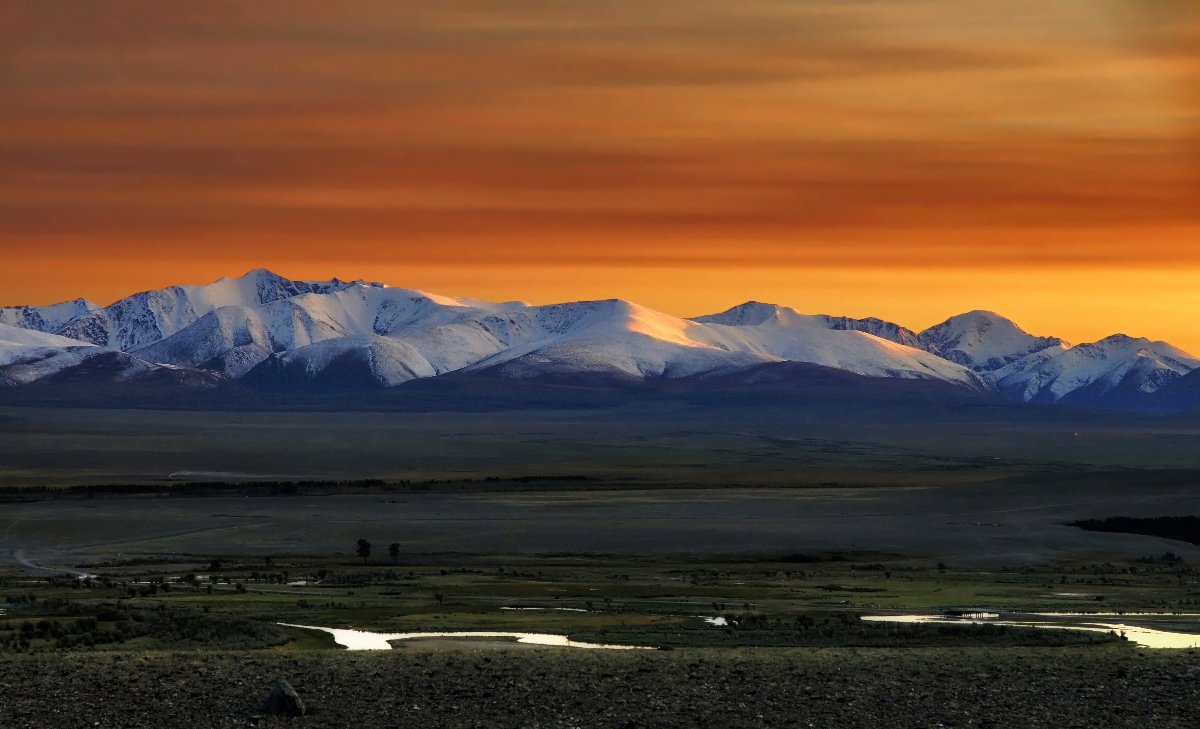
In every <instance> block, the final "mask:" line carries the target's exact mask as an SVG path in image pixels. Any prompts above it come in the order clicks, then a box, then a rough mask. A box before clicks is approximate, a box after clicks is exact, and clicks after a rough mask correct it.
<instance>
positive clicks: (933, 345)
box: [917, 311, 1066, 372]
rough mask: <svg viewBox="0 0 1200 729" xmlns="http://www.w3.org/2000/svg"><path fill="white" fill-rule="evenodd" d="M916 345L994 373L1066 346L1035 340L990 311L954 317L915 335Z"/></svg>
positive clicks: (1053, 340) (1052, 340)
mask: <svg viewBox="0 0 1200 729" xmlns="http://www.w3.org/2000/svg"><path fill="white" fill-rule="evenodd" d="M917 339H918V341H919V345H918V346H921V347H922V348H923V349H926V350H928V351H929V352H932V353H933V354H936V355H938V356H939V357H942V358H944V359H948V360H950V361H951V362H957V363H959V364H961V365H963V366H965V367H969V368H971V369H972V370H974V371H976V372H996V371H997V370H1000V369H1001V368H1004V367H1005V366H1007V365H1011V364H1012V363H1014V362H1017V361H1018V360H1021V359H1023V358H1025V357H1028V356H1030V355H1032V354H1035V353H1038V352H1042V351H1044V350H1048V349H1055V350H1057V351H1058V352H1061V351H1064V350H1065V349H1066V344H1065V343H1064V342H1063V341H1062V340H1061V339H1058V338H1056V337H1035V336H1033V335H1032V334H1029V333H1027V332H1026V331H1024V330H1023V329H1021V328H1020V327H1018V326H1017V325H1016V324H1015V323H1013V322H1012V321H1011V320H1009V319H1006V318H1004V317H1002V316H1000V315H999V314H996V313H993V312H990V311H970V312H967V313H966V314H959V315H958V316H953V317H950V318H949V319H947V320H946V321H944V322H942V323H941V324H938V325H936V326H932V327H930V328H928V329H926V330H925V331H923V332H921V333H920V334H919V335H917Z"/></svg>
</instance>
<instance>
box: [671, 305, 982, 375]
mask: <svg viewBox="0 0 1200 729" xmlns="http://www.w3.org/2000/svg"><path fill="white" fill-rule="evenodd" d="M693 321H695V322H697V323H700V324H703V325H704V326H705V327H706V334H704V335H703V338H704V341H706V342H709V343H711V344H714V345H716V346H720V347H722V348H724V349H729V350H736V351H743V352H749V353H753V354H759V355H765V356H768V357H772V358H775V359H777V360H786V361H791V362H810V363H812V364H819V365H824V366H826V367H835V368H837V369H842V370H847V371H849V372H854V373H856V374H860V375H868V376H872V377H903V378H908V379H936V380H945V381H947V382H955V383H959V384H962V385H967V386H969V387H973V388H976V389H981V390H986V389H989V386H988V385H987V384H986V383H985V381H984V380H983V379H981V378H980V377H978V376H976V375H975V374H973V373H972V372H970V371H969V370H967V369H966V368H965V367H963V366H961V365H959V364H955V363H953V362H949V361H947V360H945V359H942V358H940V357H937V356H935V355H933V354H930V353H929V352H925V351H923V350H920V349H916V348H913V347H910V346H906V345H904V344H900V343H898V342H897V341H895V340H893V339H891V338H884V337H881V336H879V335H876V334H874V333H870V332H868V331H864V329H867V328H873V329H876V330H877V331H882V332H884V333H889V332H890V331H892V330H891V327H894V326H895V325H888V323H887V322H882V321H880V320H878V319H867V320H856V319H838V318H835V317H829V316H820V315H816V316H813V315H804V314H799V313H797V312H796V311H795V310H794V309H789V308H786V307H779V306H774V305H771V304H760V303H757V302H750V303H747V304H742V305H741V306H735V307H734V308H732V309H729V310H728V311H724V312H722V313H720V314H713V315H711V316H702V317H697V318H696V319H694V320H693ZM860 327H861V328H860ZM895 329H896V331H898V332H899V334H900V335H901V338H907V337H904V336H903V332H907V331H908V330H904V329H903V328H901V327H896V328H895ZM893 333H895V332H893ZM909 334H911V332H909ZM913 338H915V335H914V336H913Z"/></svg>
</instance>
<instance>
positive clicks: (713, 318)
mask: <svg viewBox="0 0 1200 729" xmlns="http://www.w3.org/2000/svg"><path fill="white" fill-rule="evenodd" d="M795 313H796V312H795V311H794V310H792V309H789V308H787V307H785V306H780V305H778V304H767V303H763V302H761V301H747V302H745V303H744V304H738V305H737V306H734V307H732V308H729V309H726V310H725V311H722V312H720V313H719V314H708V315H706V316H698V317H696V318H694V319H693V320H692V321H697V322H700V323H702V324H724V325H726V326H734V327H753V326H760V325H762V324H766V323H767V322H770V321H778V320H780V319H781V318H783V317H784V316H786V315H787V314H795Z"/></svg>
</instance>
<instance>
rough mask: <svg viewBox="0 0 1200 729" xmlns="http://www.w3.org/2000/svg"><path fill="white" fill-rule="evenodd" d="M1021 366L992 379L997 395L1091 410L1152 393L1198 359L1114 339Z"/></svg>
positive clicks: (1117, 336) (1118, 336) (1139, 341)
mask: <svg viewBox="0 0 1200 729" xmlns="http://www.w3.org/2000/svg"><path fill="white" fill-rule="evenodd" d="M1045 351H1047V352H1049V351H1051V350H1045ZM1039 354H1040V353H1039ZM1026 364H1027V366H1025V367H1021V368H1018V369H1014V370H1010V371H1008V372H1005V371H1004V370H1001V371H1000V372H999V373H998V374H1000V375H1001V377H1000V378H999V379H998V381H997V385H998V386H999V388H1000V390H1001V391H1002V392H1004V393H1007V394H1009V395H1010V396H1012V397H1015V398H1016V399H1020V400H1025V401H1035V402H1059V401H1067V402H1075V403H1079V404H1094V403H1103V402H1104V400H1105V399H1106V398H1110V397H1116V396H1123V397H1128V396H1131V395H1132V396H1136V395H1138V394H1141V395H1149V394H1151V393H1154V392H1157V391H1158V390H1160V389H1162V388H1163V387H1164V386H1165V385H1167V384H1168V383H1170V382H1172V381H1173V380H1175V379H1178V378H1179V377H1182V376H1183V375H1186V374H1188V373H1189V372H1191V371H1193V370H1195V369H1196V368H1197V367H1200V359H1196V358H1195V357H1192V356H1191V355H1189V354H1188V353H1187V352H1184V351H1182V350H1180V349H1178V348H1176V347H1173V346H1171V345H1170V344H1167V343H1166V342H1152V341H1150V340H1148V339H1136V338H1134V337H1128V336H1125V335H1124V334H1114V335H1113V336H1111V337H1106V338H1104V339H1101V340H1100V341H1098V342H1093V343H1090V344H1081V345H1078V346H1076V347H1070V348H1068V349H1062V350H1060V351H1055V352H1054V353H1053V354H1051V355H1050V356H1047V357H1045V358H1042V357H1036V359H1035V360H1033V361H1030V362H1027V363H1026Z"/></svg>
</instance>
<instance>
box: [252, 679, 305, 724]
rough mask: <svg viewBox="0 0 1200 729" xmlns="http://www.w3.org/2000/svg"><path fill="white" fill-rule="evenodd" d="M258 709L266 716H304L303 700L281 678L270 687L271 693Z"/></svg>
mask: <svg viewBox="0 0 1200 729" xmlns="http://www.w3.org/2000/svg"><path fill="white" fill-rule="evenodd" d="M260 711H261V712H262V713H263V714H266V715H267V716H278V717H284V718H292V717H295V716H304V714H305V712H306V709H305V708H304V701H303V700H302V699H301V698H300V694H298V693H296V689H294V688H292V685H291V684H290V683H288V682H287V681H285V680H284V679H282V678H281V679H279V683H277V684H275V688H273V689H271V695H270V696H268V697H267V700H266V701H265V702H263V705H262V709H260Z"/></svg>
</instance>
